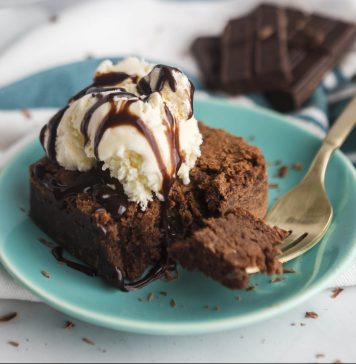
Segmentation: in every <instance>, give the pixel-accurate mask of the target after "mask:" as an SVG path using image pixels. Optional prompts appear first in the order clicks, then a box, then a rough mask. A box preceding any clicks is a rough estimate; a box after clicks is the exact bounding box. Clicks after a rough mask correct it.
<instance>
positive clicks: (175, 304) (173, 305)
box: [171, 300, 177, 308]
mask: <svg viewBox="0 0 356 364" xmlns="http://www.w3.org/2000/svg"><path fill="white" fill-rule="evenodd" d="M171 307H172V308H176V307H177V302H176V301H175V300H171Z"/></svg>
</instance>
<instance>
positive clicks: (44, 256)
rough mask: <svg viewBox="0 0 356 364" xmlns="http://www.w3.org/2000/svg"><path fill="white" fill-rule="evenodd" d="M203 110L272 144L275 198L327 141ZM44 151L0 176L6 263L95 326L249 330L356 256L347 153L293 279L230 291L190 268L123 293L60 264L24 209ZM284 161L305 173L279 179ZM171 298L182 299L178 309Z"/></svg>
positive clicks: (257, 281) (277, 123) (19, 157)
mask: <svg viewBox="0 0 356 364" xmlns="http://www.w3.org/2000/svg"><path fill="white" fill-rule="evenodd" d="M195 113H196V116H197V117H198V118H199V119H201V120H204V121H205V122H206V123H207V124H209V125H211V126H213V127H220V128H224V129H226V130H228V131H230V132H231V133H234V134H236V135H242V136H244V137H246V138H247V139H249V140H251V142H252V143H254V144H256V145H258V146H259V147H260V148H261V149H262V150H263V153H264V154H265V156H266V159H267V160H268V161H269V164H270V167H269V173H270V182H278V184H279V187H278V188H277V189H271V190H270V203H273V201H274V200H275V199H276V197H278V196H279V195H281V194H283V193H284V192H285V191H287V190H288V189H289V188H290V187H292V186H293V185H295V184H296V183H297V182H298V181H299V180H300V179H301V178H302V177H303V174H304V172H305V169H306V167H308V165H309V164H310V162H311V160H312V158H313V156H314V155H315V153H316V151H317V149H318V147H319V146H320V140H319V139H318V138H316V137H314V136H313V135H311V134H309V133H308V132H306V131H305V130H303V129H301V128H300V127H299V126H296V125H295V124H294V123H292V122H290V121H289V120H287V119H285V118H283V117H282V116H280V115H278V114H275V113H272V112H267V111H265V110H262V109H257V108H254V109H250V108H246V107H242V106H236V105H233V104H231V103H228V102H226V101H220V100H209V99H208V100H201V101H197V102H196V104H195ZM216 152H217V153H219V151H218V150H217V151H216ZM42 155H43V151H42V149H41V147H40V145H39V143H38V141H37V140H36V141H32V142H31V143H30V144H28V145H26V146H25V147H24V148H23V149H22V150H21V151H20V152H18V153H17V154H16V155H15V157H14V158H13V159H12V160H11V161H10V162H9V163H8V164H7V166H6V167H5V168H4V170H3V171H2V173H1V175H0V196H1V205H0V224H1V225H0V252H1V262H2V263H3V265H4V266H5V267H6V269H7V270H8V271H9V272H10V273H11V274H12V275H13V276H14V277H15V278H16V279H17V280H18V281H19V282H20V283H22V284H23V285H24V286H25V287H27V288H28V289H29V290H30V291H32V292H33V293H34V294H36V295H37V296H38V297H40V298H41V299H42V300H43V301H45V302H47V303H48V304H49V305H51V306H53V307H55V308H56V309H58V310H60V311H63V312H65V313H66V314H69V315H71V316H73V317H76V318H78V319H81V320H84V321H88V322H90V323H93V324H97V325H101V326H105V327H109V328H113V329H117V330H125V331H130V332H137V333H145V334H197V333H207V332H214V331H221V330H225V329H231V328H236V327H240V326H243V325H247V324H251V323H254V322H257V321H260V320H262V319H267V318H270V317H272V316H274V315H276V314H279V313H281V312H284V311H286V310H287V309H290V308H292V307H294V306H296V305H297V304H299V303H301V302H302V301H304V300H306V299H307V298H309V297H310V296H312V295H313V294H315V293H316V292H318V291H320V290H321V289H323V288H325V287H326V286H327V285H328V284H330V283H331V281H332V280H333V279H334V278H336V277H337V275H338V274H339V273H341V272H342V270H344V269H345V267H346V265H347V264H348V263H350V262H351V260H352V259H353V258H354V257H355V255H356V254H355V253H356V244H355V242H356V227H355V213H356V211H355V210H356V176H355V170H354V169H353V166H352V165H351V163H350V162H349V161H348V160H347V159H346V157H344V156H343V155H342V153H340V152H337V153H336V154H335V156H334V157H333V159H332V161H331V163H330V165H329V168H328V172H327V178H326V188H327V192H328V194H329V197H330V199H331V201H332V204H333V206H334V211H335V215H334V219H333V222H332V225H331V228H330V230H329V231H328V233H327V235H326V236H325V238H324V239H323V240H322V242H321V243H320V244H319V245H318V246H316V247H315V248H314V249H312V250H311V251H310V252H308V253H307V254H305V255H303V256H302V257H300V258H298V259H296V260H295V261H293V262H290V263H289V264H287V267H288V268H294V269H295V271H296V273H295V274H288V275H286V278H287V279H286V280H284V281H280V282H275V283H270V279H271V278H270V277H267V276H264V275H260V274H257V275H254V276H253V277H252V279H251V284H254V285H256V289H255V290H252V291H230V290H228V289H226V288H224V287H222V286H220V285H219V284H217V283H216V282H213V281H212V280H210V279H208V278H206V277H204V276H203V275H201V274H199V273H187V272H184V271H181V272H180V275H179V279H178V280H176V281H174V282H170V283H168V282H166V281H163V280H162V281H157V282H155V283H153V284H151V285H150V286H148V287H146V288H144V289H142V290H140V291H137V292H134V293H122V292H119V291H117V290H115V289H113V288H112V287H110V286H108V285H107V284H106V283H105V282H103V281H102V280H101V279H99V278H90V277H87V276H85V275H83V274H81V273H79V272H76V271H73V270H71V269H69V268H67V267H65V266H61V265H59V264H58V263H57V262H56V261H55V260H54V258H53V257H52V255H51V252H50V250H49V248H47V247H46V246H44V245H42V244H40V243H39V241H38V238H40V237H45V235H44V233H43V232H42V231H41V230H40V229H38V228H37V227H36V226H35V225H34V224H33V223H32V221H31V220H30V218H29V217H28V216H27V214H26V213H24V212H23V209H24V210H25V211H26V212H28V210H29V187H28V184H29V181H28V166H29V165H30V164H31V163H32V162H34V161H36V160H37V159H39V158H40V157H41V156H42ZM277 160H282V162H283V163H284V164H287V165H291V164H293V163H294V162H297V161H298V162H301V163H303V165H304V166H305V169H304V170H303V171H295V170H293V169H290V171H289V173H288V174H287V176H286V177H285V178H283V179H275V178H274V177H273V175H274V174H275V173H276V171H277V169H278V167H277V166H275V165H274V163H273V162H275V161H277ZM42 271H46V272H48V273H49V275H50V279H48V278H46V277H44V276H43V275H42V274H41V272H42ZM162 291H163V292H167V296H165V295H162V294H160V292H162ZM149 293H153V294H154V299H153V300H147V296H148V295H149ZM237 296H240V300H237V299H236V297H237ZM171 300H175V302H176V307H175V308H173V307H172V305H171Z"/></svg>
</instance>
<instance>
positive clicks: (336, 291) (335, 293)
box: [331, 287, 344, 298]
mask: <svg viewBox="0 0 356 364" xmlns="http://www.w3.org/2000/svg"><path fill="white" fill-rule="evenodd" d="M343 290H344V289H343V288H341V287H336V288H334V289H333V290H332V291H331V292H332V296H331V298H336V297H337V296H338V295H339V294H340V293H341V292H342V291H343Z"/></svg>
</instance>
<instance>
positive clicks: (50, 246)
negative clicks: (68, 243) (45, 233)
mask: <svg viewBox="0 0 356 364" xmlns="http://www.w3.org/2000/svg"><path fill="white" fill-rule="evenodd" d="M38 241H39V242H40V243H41V244H43V245H44V246H46V247H48V248H53V247H54V243H52V242H50V241H49V240H47V239H45V238H38Z"/></svg>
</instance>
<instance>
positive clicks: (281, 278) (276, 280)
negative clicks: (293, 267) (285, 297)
mask: <svg viewBox="0 0 356 364" xmlns="http://www.w3.org/2000/svg"><path fill="white" fill-rule="evenodd" d="M286 279H287V278H286V277H274V278H272V279H271V280H270V281H269V282H270V283H277V282H282V281H284V280H286Z"/></svg>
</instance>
